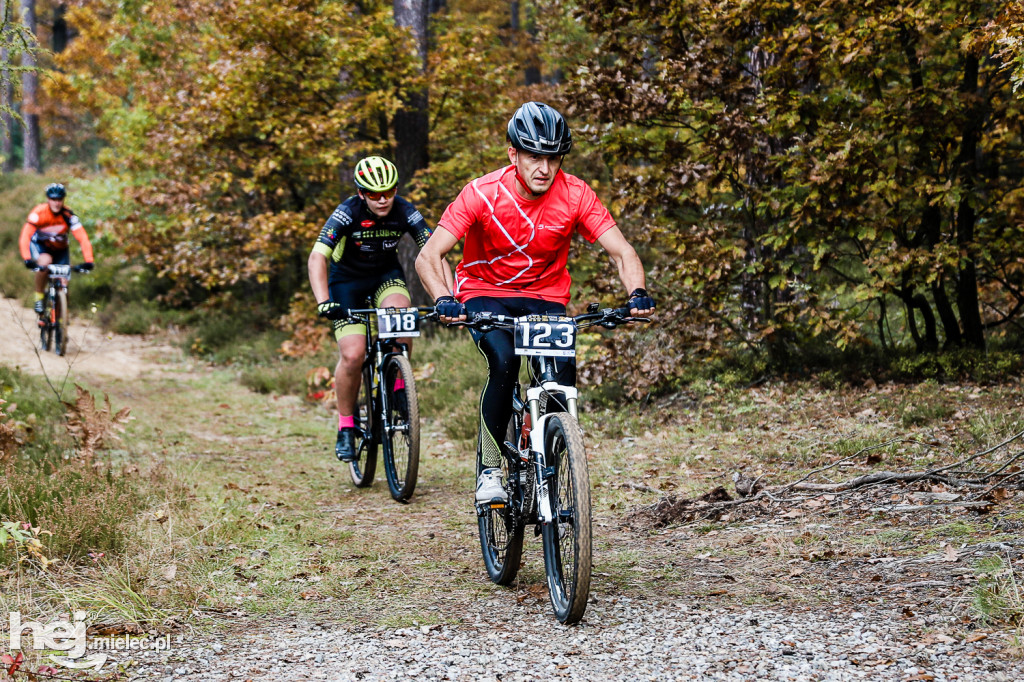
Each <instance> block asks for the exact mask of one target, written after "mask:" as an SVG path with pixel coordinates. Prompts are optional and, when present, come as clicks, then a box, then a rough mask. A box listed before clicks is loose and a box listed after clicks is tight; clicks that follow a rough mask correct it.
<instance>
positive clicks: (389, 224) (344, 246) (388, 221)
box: [308, 156, 450, 462]
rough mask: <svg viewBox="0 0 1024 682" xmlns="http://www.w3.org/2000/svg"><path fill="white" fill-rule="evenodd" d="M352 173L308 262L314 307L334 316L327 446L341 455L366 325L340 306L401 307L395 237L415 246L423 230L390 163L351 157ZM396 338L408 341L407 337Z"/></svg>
mask: <svg viewBox="0 0 1024 682" xmlns="http://www.w3.org/2000/svg"><path fill="white" fill-rule="evenodd" d="M354 179H355V183H356V189H357V194H356V196H353V197H349V198H348V199H346V200H345V201H344V202H342V203H341V204H340V205H339V206H338V207H337V208H336V209H334V213H332V214H331V216H330V217H329V218H328V219H327V222H326V223H324V226H323V229H321V230H320V236H319V238H318V239H317V241H316V244H314V245H313V250H312V252H311V253H310V254H309V262H308V268H309V283H310V285H311V286H312V288H313V295H314V296H315V297H316V301H317V313H318V314H319V315H320V316H321V317H325V318H327V319H329V320H333V321H334V336H335V338H336V339H337V341H338V352H339V358H338V365H337V367H336V368H335V370H334V390H335V394H336V396H337V399H338V438H337V441H336V443H335V448H334V451H335V454H336V455H337V457H338V459H340V460H342V461H343V462H350V461H352V460H354V459H355V457H356V452H355V417H354V415H355V407H356V398H357V396H358V395H359V382H360V378H361V377H360V369H361V367H362V364H363V358H364V356H365V354H366V343H365V340H364V339H365V334H366V327H365V325H363V324H362V323H358V322H355V321H353V320H350V319H348V318H347V317H346V315H347V311H348V309H349V308H364V307H366V304H367V299H369V300H370V304H371V307H382V308H390V307H397V308H402V307H408V306H409V305H410V302H411V299H410V297H409V290H408V288H407V287H406V284H405V274H404V273H403V272H402V267H401V265H400V264H399V262H398V253H397V250H398V242H399V240H400V239H401V238H402V236H403V235H406V234H409V235H412V238H413V239H414V240H415V241H416V245H417V246H418V247H420V248H423V245H424V244H426V243H427V239H428V238H429V237H430V229H429V228H428V227H427V223H426V221H424V220H423V216H422V215H420V212H419V211H417V210H416V207H415V206H413V205H412V204H411V203H409V202H408V201H406V200H405V199H403V198H401V197H399V196H396V193H397V186H398V169H396V168H395V165H394V164H393V163H391V162H390V161H388V160H387V159H385V158H383V157H380V156H369V157H367V158H365V159H362V160H361V161H360V162H359V163H357V164H356V170H355V174H354ZM449 276H450V274H449ZM400 341H404V342H405V343H407V344H411V340H410V339H400ZM410 348H411V345H410ZM399 388H401V387H399Z"/></svg>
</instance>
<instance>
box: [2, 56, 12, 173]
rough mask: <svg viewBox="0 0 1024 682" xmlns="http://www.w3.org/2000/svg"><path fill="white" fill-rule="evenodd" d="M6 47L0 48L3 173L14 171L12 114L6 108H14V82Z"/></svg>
mask: <svg viewBox="0 0 1024 682" xmlns="http://www.w3.org/2000/svg"><path fill="white" fill-rule="evenodd" d="M8 59H9V56H8V52H7V48H6V47H4V48H0V65H2V66H3V68H2V70H0V105H3V107H4V108H5V109H6V110H4V111H3V113H2V114H0V155H2V156H3V162H2V166H0V168H2V170H3V172H4V173H12V172H14V123H15V120H14V116H12V115H11V114H9V113H8V111H7V110H11V109H13V108H14V82H13V81H12V80H11V72H10V70H9V69H8V68H7V65H8V61H7V60H8Z"/></svg>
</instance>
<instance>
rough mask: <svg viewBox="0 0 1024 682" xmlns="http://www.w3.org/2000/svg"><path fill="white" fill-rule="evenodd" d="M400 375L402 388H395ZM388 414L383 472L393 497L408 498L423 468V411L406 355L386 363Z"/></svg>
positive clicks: (385, 389) (385, 386)
mask: <svg viewBox="0 0 1024 682" xmlns="http://www.w3.org/2000/svg"><path fill="white" fill-rule="evenodd" d="M399 379H401V380H402V382H403V383H404V384H405V385H404V387H403V388H401V389H399V390H395V384H396V382H398V380H399ZM384 391H385V392H386V393H387V414H386V415H385V419H384V424H383V431H384V434H383V435H384V472H385V473H386V474H387V478H388V488H389V489H390V490H391V497H393V498H395V499H396V500H397V501H399V502H405V501H406V500H408V499H409V498H410V497H412V493H413V491H414V490H415V489H416V476H417V475H418V473H419V468H420V411H419V404H418V400H417V398H416V382H415V380H414V379H413V376H412V365H411V364H409V359H408V358H406V357H405V356H404V355H395V356H392V357H391V358H390V359H388V361H387V362H386V363H385V365H384Z"/></svg>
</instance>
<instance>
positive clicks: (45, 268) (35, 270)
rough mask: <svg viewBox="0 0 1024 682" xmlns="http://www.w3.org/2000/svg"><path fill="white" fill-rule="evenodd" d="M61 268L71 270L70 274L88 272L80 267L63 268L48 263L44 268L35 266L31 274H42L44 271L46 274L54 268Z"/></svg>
mask: <svg viewBox="0 0 1024 682" xmlns="http://www.w3.org/2000/svg"><path fill="white" fill-rule="evenodd" d="M63 267H69V268H71V270H70V271H71V272H79V273H81V272H90V270H89V269H87V268H84V267H82V266H81V265H70V266H65V265H55V264H53V263H50V264H49V265H47V266H46V267H42V266H39V265H37V266H36V267H34V268H32V272H44V271H46V272H53V269H54V268H63ZM61 276H63V275H61Z"/></svg>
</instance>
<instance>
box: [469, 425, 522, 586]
mask: <svg viewBox="0 0 1024 682" xmlns="http://www.w3.org/2000/svg"><path fill="white" fill-rule="evenodd" d="M506 440H508V441H509V442H511V443H518V442H519V426H518V424H517V422H516V416H515V415H513V416H512V419H510V420H509V425H508V430H507V433H506ZM501 462H502V464H501V473H502V476H503V478H504V480H505V483H506V489H507V491H508V493H509V504H508V505H506V506H505V508H504V509H491V508H490V507H487V508H485V509H484V510H483V512H482V513H479V512H478V514H477V527H478V529H479V531H480V550H481V553H482V554H483V559H484V567H485V568H486V569H487V577H489V578H490V579H491V582H493V583H495V584H496V585H511V584H512V581H513V580H515V579H516V574H517V573H519V562H520V560H521V559H522V556H523V530H524V520H523V518H522V517H521V513H522V511H521V510H522V505H523V499H524V498H523V494H524V491H523V490H522V489H521V488H520V486H519V474H518V471H517V470H515V469H514V468H513V466H512V463H511V462H510V461H509V459H508V458H507V457H502V458H501ZM483 469H484V466H483V462H481V461H480V452H479V451H478V452H477V455H476V473H477V476H479V475H480V472H481V471H483Z"/></svg>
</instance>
